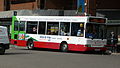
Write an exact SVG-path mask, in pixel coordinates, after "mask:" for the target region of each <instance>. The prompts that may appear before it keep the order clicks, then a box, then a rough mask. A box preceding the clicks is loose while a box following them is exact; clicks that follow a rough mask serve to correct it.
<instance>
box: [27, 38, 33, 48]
mask: <svg viewBox="0 0 120 68" xmlns="http://www.w3.org/2000/svg"><path fill="white" fill-rule="evenodd" d="M27 48H28V50H32V49H34V43H33V41H32V40H30V41H28V43H27Z"/></svg>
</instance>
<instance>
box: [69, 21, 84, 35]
mask: <svg viewBox="0 0 120 68" xmlns="http://www.w3.org/2000/svg"><path fill="white" fill-rule="evenodd" d="M71 35H72V36H79V37H83V36H84V24H83V23H72V26H71Z"/></svg>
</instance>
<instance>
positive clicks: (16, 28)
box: [14, 21, 19, 31]
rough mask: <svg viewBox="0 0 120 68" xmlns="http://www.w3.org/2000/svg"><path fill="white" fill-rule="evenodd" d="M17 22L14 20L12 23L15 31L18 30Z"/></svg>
mask: <svg viewBox="0 0 120 68" xmlns="http://www.w3.org/2000/svg"><path fill="white" fill-rule="evenodd" d="M18 23H19V22H18V21H15V23H14V30H15V31H18Z"/></svg>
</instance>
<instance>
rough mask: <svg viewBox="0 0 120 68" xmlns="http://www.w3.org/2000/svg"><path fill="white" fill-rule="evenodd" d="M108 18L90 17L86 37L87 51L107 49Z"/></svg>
mask: <svg viewBox="0 0 120 68" xmlns="http://www.w3.org/2000/svg"><path fill="white" fill-rule="evenodd" d="M105 23H106V19H105V18H89V21H88V23H86V28H85V38H86V45H85V47H86V48H87V49H86V50H87V51H90V50H94V51H106V47H105V46H106V45H107V40H106V25H105Z"/></svg>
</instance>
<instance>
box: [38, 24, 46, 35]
mask: <svg viewBox="0 0 120 68" xmlns="http://www.w3.org/2000/svg"><path fill="white" fill-rule="evenodd" d="M45 28H46V22H39V31H38V33H39V34H45Z"/></svg>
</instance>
